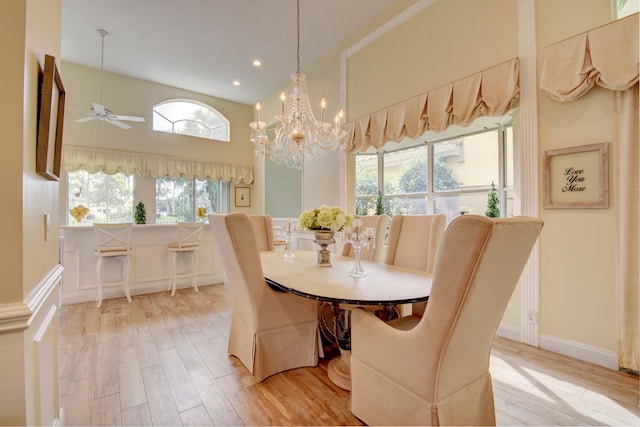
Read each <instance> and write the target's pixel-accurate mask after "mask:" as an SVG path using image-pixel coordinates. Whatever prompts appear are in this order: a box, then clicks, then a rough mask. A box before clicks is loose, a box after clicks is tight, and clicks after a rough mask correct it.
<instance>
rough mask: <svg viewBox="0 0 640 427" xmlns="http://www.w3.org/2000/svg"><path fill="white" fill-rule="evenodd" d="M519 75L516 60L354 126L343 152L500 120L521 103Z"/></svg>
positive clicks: (441, 88) (352, 123)
mask: <svg viewBox="0 0 640 427" xmlns="http://www.w3.org/2000/svg"><path fill="white" fill-rule="evenodd" d="M519 70H520V62H519V60H518V59H517V58H516V59H512V60H510V61H507V62H505V63H502V64H500V65H497V66H495V67H491V68H488V69H486V70H484V71H481V72H479V73H476V74H473V75H471V76H469V77H466V78H464V79H460V80H457V81H455V82H453V83H449V84H448V85H445V86H442V87H439V88H437V89H433V90H431V91H429V92H426V93H423V94H420V95H417V96H415V97H413V98H410V99H408V100H406V101H403V102H401V103H398V104H395V105H392V106H391V107H388V108H385V109H383V110H379V111H376V112H374V113H371V114H370V115H367V116H364V117H361V118H359V119H356V120H353V121H351V122H349V123H348V124H347V146H346V151H347V152H349V153H350V152H353V151H356V150H357V151H364V150H366V149H367V148H369V147H375V148H380V147H382V146H383V145H384V144H386V143H387V142H389V141H400V140H401V139H402V138H404V137H405V136H408V137H409V138H417V137H419V136H420V135H423V134H424V133H425V132H426V131H428V130H433V131H437V132H440V131H443V130H445V129H446V128H448V127H449V126H450V125H452V124H456V125H459V126H468V125H470V124H471V122H473V121H474V120H475V119H476V118H478V117H479V116H481V115H484V116H502V115H504V114H506V113H507V112H508V111H509V110H510V109H511V108H513V105H514V103H515V102H516V101H517V100H518V99H519V97H520V86H519Z"/></svg>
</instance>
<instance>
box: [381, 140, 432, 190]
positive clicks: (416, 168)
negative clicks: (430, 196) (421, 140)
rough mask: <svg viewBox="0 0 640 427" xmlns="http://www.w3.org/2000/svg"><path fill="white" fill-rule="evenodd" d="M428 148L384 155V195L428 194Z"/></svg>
mask: <svg viewBox="0 0 640 427" xmlns="http://www.w3.org/2000/svg"><path fill="white" fill-rule="evenodd" d="M427 179H428V169H427V146H426V145H423V146H419V147H415V148H409V149H407V150H400V151H394V152H392V153H385V154H384V194H387V195H391V194H411V193H426V192H427V189H428V188H427Z"/></svg>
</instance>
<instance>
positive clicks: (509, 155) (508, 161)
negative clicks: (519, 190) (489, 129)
mask: <svg viewBox="0 0 640 427" xmlns="http://www.w3.org/2000/svg"><path fill="white" fill-rule="evenodd" d="M504 169H505V171H504V186H505V187H513V183H514V178H513V127H512V126H509V127H508V128H506V129H505V132H504ZM496 184H497V182H496Z"/></svg>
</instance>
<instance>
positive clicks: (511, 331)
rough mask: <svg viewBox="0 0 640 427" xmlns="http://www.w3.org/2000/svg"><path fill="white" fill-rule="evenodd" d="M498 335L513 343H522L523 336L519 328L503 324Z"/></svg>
mask: <svg viewBox="0 0 640 427" xmlns="http://www.w3.org/2000/svg"><path fill="white" fill-rule="evenodd" d="M496 335H497V336H499V337H502V338H506V339H508V340H511V341H516V342H522V334H521V333H520V328H518V327H517V326H513V325H507V324H504V323H501V324H500V326H498V330H497V331H496Z"/></svg>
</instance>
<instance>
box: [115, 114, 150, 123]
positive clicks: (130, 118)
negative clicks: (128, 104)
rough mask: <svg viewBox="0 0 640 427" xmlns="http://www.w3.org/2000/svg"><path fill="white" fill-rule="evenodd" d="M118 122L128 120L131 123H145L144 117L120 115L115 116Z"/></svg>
mask: <svg viewBox="0 0 640 427" xmlns="http://www.w3.org/2000/svg"><path fill="white" fill-rule="evenodd" d="M115 117H116V119H117V120H126V121H129V122H144V121H145V120H144V117H136V116H122V115H120V114H116V115H115Z"/></svg>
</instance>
